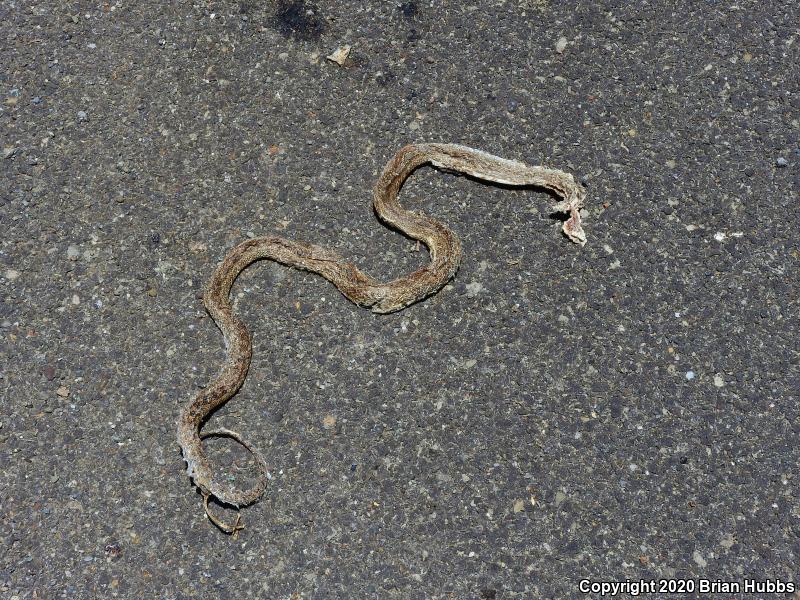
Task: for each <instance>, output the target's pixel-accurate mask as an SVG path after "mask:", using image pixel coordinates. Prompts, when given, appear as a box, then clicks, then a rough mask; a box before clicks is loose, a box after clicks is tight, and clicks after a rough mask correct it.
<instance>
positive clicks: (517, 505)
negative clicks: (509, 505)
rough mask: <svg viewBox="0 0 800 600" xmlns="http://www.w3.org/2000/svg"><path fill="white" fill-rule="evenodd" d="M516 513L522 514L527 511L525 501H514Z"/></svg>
mask: <svg viewBox="0 0 800 600" xmlns="http://www.w3.org/2000/svg"><path fill="white" fill-rule="evenodd" d="M513 510H514V512H515V513H520V512H522V511H523V510H525V502H524V501H523V500H515V501H514V509H513Z"/></svg>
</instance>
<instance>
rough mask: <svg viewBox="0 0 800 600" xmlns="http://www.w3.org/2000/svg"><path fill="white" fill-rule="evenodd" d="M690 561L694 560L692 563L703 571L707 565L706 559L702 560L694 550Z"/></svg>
mask: <svg viewBox="0 0 800 600" xmlns="http://www.w3.org/2000/svg"><path fill="white" fill-rule="evenodd" d="M692 559H693V560H694V562H696V563H697V566H699V567H700V568H701V569H705V568H706V566H707V565H708V561H706V559H705V558H703V555H702V554H700V552H699V551H697V550H695V551H694V554H692Z"/></svg>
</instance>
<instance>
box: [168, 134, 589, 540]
mask: <svg viewBox="0 0 800 600" xmlns="http://www.w3.org/2000/svg"><path fill="white" fill-rule="evenodd" d="M425 164H430V165H432V166H434V167H436V168H438V169H441V170H446V171H451V172H457V173H463V174H466V175H470V176H472V177H475V178H477V179H480V180H483V181H488V182H494V183H498V184H502V185H507V186H535V187H540V188H545V189H548V190H551V191H552V192H554V193H555V194H557V195H558V196H559V197H560V198H561V200H560V201H559V202H557V203H555V204H554V205H553V207H552V209H553V211H554V212H560V213H566V214H568V215H569V217H568V219H567V220H566V221H565V222H564V223H563V226H562V230H563V232H564V234H566V236H567V237H568V238H569V239H570V240H572V241H573V242H575V243H577V244H580V245H584V244H585V243H586V235H585V233H584V231H583V228H582V227H581V218H580V214H579V211H580V209H581V208H582V207H583V204H584V200H585V195H586V193H585V191H584V189H583V187H581V185H579V184H578V183H577V182H576V181H575V179H574V178H573V176H572V175H570V174H568V173H565V172H563V171H559V170H556V169H548V168H545V167H539V166H529V165H526V164H523V163H520V162H517V161H512V160H506V159H504V158H500V157H497V156H493V155H491V154H487V153H486V152H482V151H480V150H475V149H473V148H467V147H466V146H459V145H456V144H411V145H408V146H405V147H404V148H402V149H401V150H400V151H398V152H397V154H395V156H394V157H393V158H392V159H391V160H390V161H389V163H388V164H387V165H386V167H385V168H384V170H383V173H382V174H381V176H380V177H379V178H378V181H377V183H376V184H375V189H374V192H373V207H374V209H375V214H376V215H377V217H378V219H380V220H381V221H382V222H383V223H385V224H386V225H388V226H390V227H393V228H395V229H397V230H398V231H400V232H402V233H403V234H405V235H406V236H408V237H409V238H412V239H414V240H418V241H420V242H422V243H423V244H425V246H427V248H428V251H429V253H430V262H429V263H428V264H427V265H425V266H423V267H421V268H419V269H417V270H416V271H414V272H412V273H410V274H408V275H405V276H403V277H399V278H397V279H395V280H393V281H389V282H385V283H384V282H380V281H377V280H376V279H373V278H372V277H370V276H369V275H367V274H365V273H363V272H362V271H361V270H359V268H358V267H356V265H354V264H353V263H351V262H348V261H347V260H345V259H344V258H343V257H341V256H339V255H338V254H337V253H336V252H334V251H332V250H329V249H327V248H323V247H321V246H316V245H314V244H306V243H303V242H296V241H292V240H288V239H285V238H280V237H275V236H267V237H261V238H255V239H250V240H247V241H245V242H242V243H240V244H239V245H238V246H236V247H235V248H233V250H231V251H230V252H229V253H228V255H227V256H226V257H225V259H224V260H223V262H222V264H220V265H219V266H218V267H217V269H216V271H214V274H213V275H212V276H211V279H210V280H209V281H208V283H207V285H206V288H205V293H204V295H203V301H204V303H205V306H206V309H207V310H208V313H209V314H210V315H211V318H212V319H214V321H215V322H216V324H217V326H218V327H219V328H220V330H221V331H222V334H223V335H224V337H225V347H226V349H227V358H226V359H225V363H224V364H223V366H222V369H221V370H220V372H219V373H218V374H217V375H216V376H215V377H214V379H213V380H212V381H211V382H210V383H209V385H208V386H207V387H205V388H204V389H203V390H201V391H200V392H199V393H198V394H197V396H196V397H195V398H194V399H193V400H192V401H191V402H190V403H189V404H188V405H186V407H185V408H184V409H183V410H182V411H181V414H180V417H179V418H178V423H177V425H178V431H177V434H178V444H179V445H180V447H181V449H182V451H183V458H184V460H185V461H186V464H187V473H188V475H189V477H191V478H192V479H193V481H194V484H195V485H196V486H197V487H198V488H199V489H200V492H201V493H202V495H203V500H204V507H205V511H206V514H207V515H208V517H209V519H210V520H211V521H212V522H213V523H214V524H215V525H216V526H217V527H219V528H220V529H221V530H222V531H225V532H226V533H231V534H236V533H237V532H238V531H239V530H240V529H242V525H241V524H240V519H239V515H238V513H237V517H236V521H235V522H234V523H233V524H229V523H226V522H224V521H222V520H221V519H219V518H217V517H215V516H214V515H212V514H211V512H210V510H209V507H208V502H209V499H210V498H212V497H213V498H216V499H217V500H218V501H219V502H220V503H222V504H225V505H229V506H232V507H235V508H237V509H238V508H239V507H242V506H247V505H250V504H253V503H254V502H256V501H257V500H258V499H259V498H260V497H261V495H262V494H263V492H264V490H265V488H266V485H267V480H268V471H267V464H266V462H265V460H264V458H263V457H262V456H261V454H260V453H259V452H258V451H257V450H256V449H255V448H253V447H252V446H251V445H250V444H249V443H248V442H246V441H245V440H243V439H242V438H241V437H240V436H239V434H237V433H236V432H234V431H230V430H228V429H215V430H213V431H204V432H203V433H201V432H200V428H201V427H202V425H203V423H204V422H205V420H206V419H207V418H208V417H209V415H210V414H211V413H213V412H214V411H215V410H216V409H217V408H219V407H220V406H222V405H223V404H224V403H225V402H227V401H228V400H229V399H230V398H231V396H233V395H234V394H235V393H236V392H237V390H239V388H240V387H241V386H242V383H243V382H244V380H245V377H246V375H247V369H248V367H249V366H250V359H251V356H252V344H251V338H250V334H249V332H248V331H247V328H246V327H245V325H244V323H243V322H242V321H241V320H240V319H239V318H237V317H236V316H235V315H234V314H233V309H232V306H231V302H230V299H229V294H230V290H231V286H233V282H234V281H235V279H236V277H237V276H238V275H239V273H241V272H242V271H243V270H244V269H245V268H246V267H247V266H248V265H250V264H251V263H253V262H254V261H257V260H260V259H269V260H273V261H276V262H278V263H281V264H284V265H287V266H290V267H294V268H296V269H302V270H305V271H310V272H312V273H317V274H318V275H321V276H322V277H324V278H325V279H327V280H328V281H330V282H331V283H332V284H333V285H335V286H336V287H337V288H338V289H339V291H340V292H341V293H342V294H344V296H345V297H346V298H348V299H349V300H350V301H352V302H354V303H355V304H357V305H359V306H363V307H364V308H368V309H370V310H371V311H372V312H375V313H391V312H395V311H398V310H402V309H404V308H406V307H407V306H409V305H410V304H413V303H415V302H418V301H420V300H422V299H424V298H426V297H428V296H430V295H431V294H434V293H436V292H437V291H439V290H440V289H441V288H442V287H443V286H444V285H445V284H446V283H447V282H448V281H450V279H452V278H453V277H454V276H455V273H456V271H457V270H458V266H459V263H460V261H461V244H460V242H459V240H458V238H457V237H456V235H455V234H454V233H453V232H452V231H450V230H449V229H448V228H447V227H445V226H444V225H443V224H442V223H440V222H439V221H437V220H435V219H432V218H431V217H428V216H426V215H423V214H420V213H416V212H412V211H410V210H406V209H405V208H403V207H402V206H400V204H399V202H398V200H397V196H398V193H399V192H400V188H401V187H402V185H403V182H404V181H405V180H406V179H407V178H408V176H409V175H411V173H413V172H414V171H415V170H416V169H417V168H418V167H420V166H422V165H425ZM210 436H221V437H228V438H232V439H233V440H235V441H236V442H238V443H240V444H242V445H243V446H244V447H245V448H246V449H247V450H248V451H249V452H250V453H252V455H253V457H254V458H255V460H256V462H257V463H258V467H259V470H260V477H259V480H258V483H256V484H255V485H254V486H253V487H252V488H251V489H248V490H237V489H234V488H233V487H231V486H230V485H228V484H227V483H226V482H225V481H224V479H223V478H222V477H221V476H220V474H219V473H218V472H217V473H215V472H214V470H213V469H212V466H211V462H210V461H209V458H208V456H207V455H206V452H205V450H204V448H203V445H202V440H203V439H204V438H207V437H210Z"/></svg>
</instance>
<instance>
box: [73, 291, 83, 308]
mask: <svg viewBox="0 0 800 600" xmlns="http://www.w3.org/2000/svg"><path fill="white" fill-rule="evenodd" d="M80 303H81V297H80V296H78V294H72V304H74V305H75V306H78V304H80Z"/></svg>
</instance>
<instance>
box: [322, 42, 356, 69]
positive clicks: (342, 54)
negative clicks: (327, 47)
mask: <svg viewBox="0 0 800 600" xmlns="http://www.w3.org/2000/svg"><path fill="white" fill-rule="evenodd" d="M350 49H351V47H350V46H347V45H345V46H342V47H341V48H337V49H336V50H334V51H333V52H332V53H331V54H329V55H328V56H326V57H325V58H327V59H328V60H329V61H331V62H335V63H336V64H337V65H339V66H340V67H341V66H343V65H344V63H345V61H346V60H347V57H348V56H349V55H350Z"/></svg>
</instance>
